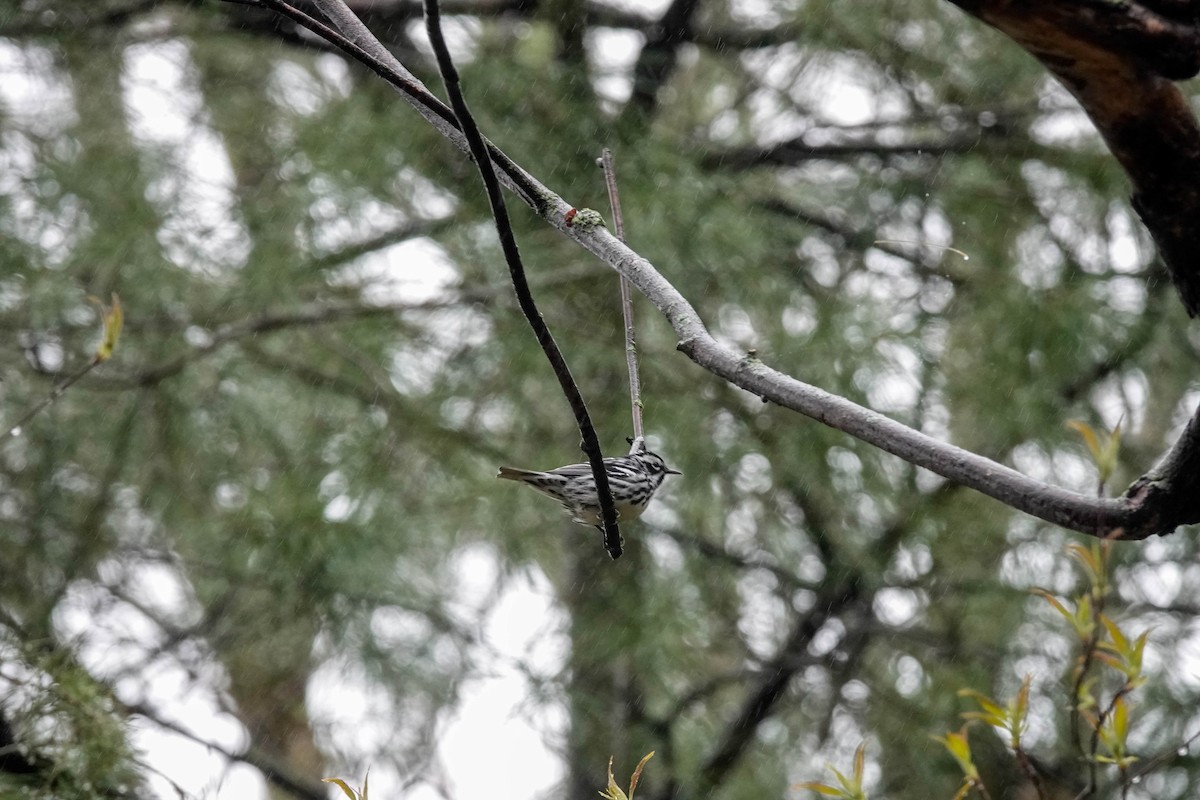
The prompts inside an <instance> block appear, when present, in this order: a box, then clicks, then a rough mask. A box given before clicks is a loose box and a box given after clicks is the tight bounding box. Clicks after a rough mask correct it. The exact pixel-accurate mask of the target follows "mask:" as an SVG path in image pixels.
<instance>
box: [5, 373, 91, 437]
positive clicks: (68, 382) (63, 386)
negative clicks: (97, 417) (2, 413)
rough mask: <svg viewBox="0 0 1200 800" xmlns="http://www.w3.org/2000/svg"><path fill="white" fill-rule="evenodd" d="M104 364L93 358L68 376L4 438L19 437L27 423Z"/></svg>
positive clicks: (14, 424) (10, 429) (14, 425)
mask: <svg viewBox="0 0 1200 800" xmlns="http://www.w3.org/2000/svg"><path fill="white" fill-rule="evenodd" d="M103 363H104V361H103V359H100V358H93V359H92V360H91V361H89V362H88V363H87V364H85V365H84V366H83V367H82V368H81V369H79V370H76V371H75V372H74V373H72V374H71V375H69V376H67V377H66V378H65V379H64V380H63V381H62V383H59V384H56V385H55V386H54V388H53V389H51V390H50V394H48V395H46V396H45V397H44V398H42V400H41V402H39V403H37V404H36V405H34V407H33V408H31V409H29V410H28V411H26V412H25V413H24V414H22V415H21V418H20V419H18V420H17V421H16V422H14V423H13V424H12V425H11V426H9V428H8V431H7V432H6V433H5V434H4V437H3V438H5V439H7V438H9V437H11V436H16V435H18V434H19V433H20V431H21V428H22V427H23V426H24V425H25V424H26V423H27V422H29V420H31V419H33V418H34V417H36V416H37V415H38V414H40V413H42V411H44V410H45V409H46V408H48V407H49V406H50V405H51V404H53V403H54V402H55V401H56V400H58V398H60V397H62V396H63V393H64V392H66V391H67V389H70V388H71V387H72V386H74V385H75V383H76V382H78V381H79V379H80V378H82V377H83V376H84V375H87V374H88V373H89V372H91V371H92V370H94V369H95V368H96V367H98V366H100V365H101V364H103Z"/></svg>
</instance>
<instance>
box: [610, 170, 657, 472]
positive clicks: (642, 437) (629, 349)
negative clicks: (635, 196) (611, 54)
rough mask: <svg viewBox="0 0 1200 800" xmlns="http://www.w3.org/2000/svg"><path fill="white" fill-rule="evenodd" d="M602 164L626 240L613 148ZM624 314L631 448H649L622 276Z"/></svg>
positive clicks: (630, 297)
mask: <svg viewBox="0 0 1200 800" xmlns="http://www.w3.org/2000/svg"><path fill="white" fill-rule="evenodd" d="M600 166H601V168H602V169H603V170H604V185H605V187H607V189H608V203H609V205H611V206H612V216H613V229H614V230H615V231H616V234H617V238H618V239H620V240H621V241H622V242H624V241H625V220H624V219H623V218H622V216H621V196H620V194H619V193H618V192H617V172H616V168H615V167H614V166H613V155H612V150H609V149H608V148H607V147H606V148H604V150H602V151H601V153H600ZM621 314H622V315H623V316H624V318H625V364H626V365H627V366H628V367H629V403H630V406H631V408H632V410H633V441H632V442H630V443H629V452H630V453H637V452H640V451H642V450H645V449H646V431H645V429H644V428H643V427H642V379H641V378H640V377H639V376H638V355H637V328H636V326H635V325H634V321H633V294H632V292H631V290H630V288H629V281H628V280H627V279H626V278H625V276H624V275H622V276H621Z"/></svg>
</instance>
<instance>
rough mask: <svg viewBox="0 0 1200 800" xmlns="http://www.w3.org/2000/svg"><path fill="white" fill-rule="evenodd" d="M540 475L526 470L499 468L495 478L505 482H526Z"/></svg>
mask: <svg viewBox="0 0 1200 800" xmlns="http://www.w3.org/2000/svg"><path fill="white" fill-rule="evenodd" d="M539 474H540V473H537V472H532V471H530V470H527V469H513V468H512V467H501V468H500V471H499V472H497V473H496V477H497V478H504V480H506V481H527V480H529V479H530V478H533V477H536V476H537V475H539Z"/></svg>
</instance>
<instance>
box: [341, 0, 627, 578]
mask: <svg viewBox="0 0 1200 800" xmlns="http://www.w3.org/2000/svg"><path fill="white" fill-rule="evenodd" d="M361 24H362V23H359V25H360V26H361ZM425 29H426V30H427V31H428V33H429V41H430V43H431V44H432V45H433V52H434V54H435V55H436V56H437V63H438V69H439V70H440V71H441V73H442V81H443V82H444V83H445V84H446V93H447V94H448V95H449V96H450V106H451V107H452V108H453V109H454V116H455V117H457V119H458V125H459V128H460V129H461V130H462V133H463V135H464V136H465V137H466V138H467V144H468V145H469V146H470V148H471V156H472V157H473V158H474V159H475V165H476V166H477V167H478V168H479V174H480V177H482V178H483V185H484V188H485V189H486V190H487V195H488V202H489V203H490V204H491V207H492V217H493V218H494V219H495V221H496V233H497V234H498V235H499V237H500V246H501V247H502V248H503V250H504V259H505V261H507V262H508V272H509V275H510V276H511V277H512V282H513V288H514V289H515V290H516V293H517V301H518V302H519V303H520V305H521V311H523V312H524V314H525V318H526V319H527V320H529V326H530V327H531V328H533V333H534V335H535V336H536V337H537V340H538V344H540V345H541V346H542V350H543V351H544V352H545V353H546V358H547V359H548V360H549V361H550V366H551V367H553V368H554V375H555V377H557V378H558V385H559V386H560V387H561V388H562V391H563V394H564V395H566V397H567V402H569V403H570V404H571V410H572V411H573V412H575V421H576V423H578V425H579V435H580V437H582V439H583V441H582V444H581V446H582V447H583V451H584V452H585V453H587V457H588V463H589V464H590V465H591V467H592V476H593V477H594V478H595V480H596V492H597V494H598V495H599V498H600V518H601V520H602V521H603V526H604V549H605V550H607V551H608V554H609V556H610V557H612V558H614V559H617V558H620V557H621V533H620V530H619V529H618V528H617V509H616V505H615V504H614V503H613V497H612V490H611V489H610V488H609V485H608V473H606V472H605V469H604V454H603V453H602V452H601V450H600V439H599V437H598V436H597V435H596V429H595V428H594V427H593V426H592V420H591V415H590V414H588V410H587V404H586V403H584V401H583V395H582V394H581V393H580V391H579V386H578V385H576V383H575V379H574V378H572V377H571V370H570V368H569V367H568V366H567V361H566V359H565V358H563V354H562V351H561V350H559V349H558V344H557V343H556V342H555V341H554V336H553V335H551V333H550V328H549V326H547V325H546V321H545V320H544V319H542V315H541V312H539V311H538V308H537V304H536V303H534V300H533V293H532V292H530V290H529V281H528V280H526V278H525V267H524V265H523V264H522V263H521V253H520V251H519V249H518V248H517V239H516V235H515V234H514V233H513V229H512V224H511V222H510V221H509V218H508V209H507V207H506V206H505V204H504V195H503V194H502V193H501V191H500V182H499V181H497V180H496V172H495V169H494V168H493V167H492V159H491V154H490V153H488V148H487V144H486V143H485V142H484V139H483V135H482V134H481V133H480V132H479V127H478V126H477V125H476V124H475V119H474V117H472V116H471V110H470V109H469V108H468V107H467V100H466V98H465V97H463V93H462V87H461V86H460V85H459V77H458V70H457V69H455V67H454V61H453V60H452V59H451V58H450V50H449V48H448V47H447V46H446V40H445V38H444V37H443V36H442V25H441V19H440V16H439V13H438V4H437V0H425ZM363 30H364V31H365V30H366V29H365V28H363ZM367 36H370V34H369V33H368V34H367Z"/></svg>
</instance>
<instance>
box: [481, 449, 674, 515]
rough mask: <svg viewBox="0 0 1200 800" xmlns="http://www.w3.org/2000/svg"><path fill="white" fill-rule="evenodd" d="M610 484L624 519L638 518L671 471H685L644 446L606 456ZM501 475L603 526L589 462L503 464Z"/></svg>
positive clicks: (574, 513) (618, 509)
mask: <svg viewBox="0 0 1200 800" xmlns="http://www.w3.org/2000/svg"><path fill="white" fill-rule="evenodd" d="M604 471H605V472H606V473H608V486H609V489H611V490H612V496H613V503H614V505H616V507H617V515H618V517H619V518H620V520H621V522H627V521H629V520H631V519H637V518H638V517H640V516H641V515H642V512H643V511H645V510H646V506H647V505H649V504H650V499H651V498H653V497H654V493H655V492H656V491H658V487H659V486H661V485H662V482H663V478H665V477H666V476H668V475H682V474H683V473H682V472H680V471H679V470H674V469H671V468H670V467H668V466H667V465H666V462H664V461H663V460H662V456H660V455H658V454H657V453H651V452H650V451H649V450H642V451H640V452H636V453H630V454H629V455H627V456H619V457H617V458H606V459H604ZM496 477H497V478H504V479H506V480H510V481H521V482H522V483H527V484H529V485H530V486H532V487H533V488H534V489H537V490H538V491H539V492H541V493H542V494H545V495H549V496H550V497H553V498H554V499H555V500H557V501H558V502H560V503H562V505H563V508H564V509H566V511H567V513H568V514H570V515H571V518H572V519H574V520H575V521H576V522H578V523H580V524H581V525H595V526H596V527H598V528H602V527H603V523H602V522H601V519H600V499H599V497H598V496H597V493H596V481H595V479H594V478H593V477H592V468H591V466H590V465H589V464H569V465H567V466H565V467H559V468H558V469H552V470H550V471H549V472H534V471H532V470H527V469H513V468H512V467H501V468H500V473H499V474H498V475H497V476H496Z"/></svg>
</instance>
